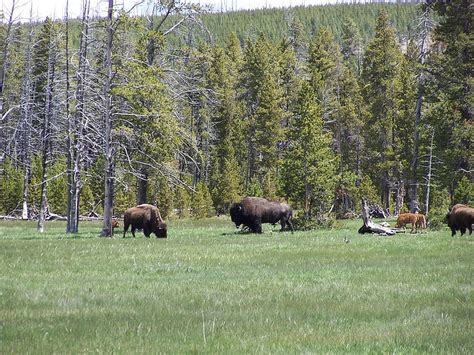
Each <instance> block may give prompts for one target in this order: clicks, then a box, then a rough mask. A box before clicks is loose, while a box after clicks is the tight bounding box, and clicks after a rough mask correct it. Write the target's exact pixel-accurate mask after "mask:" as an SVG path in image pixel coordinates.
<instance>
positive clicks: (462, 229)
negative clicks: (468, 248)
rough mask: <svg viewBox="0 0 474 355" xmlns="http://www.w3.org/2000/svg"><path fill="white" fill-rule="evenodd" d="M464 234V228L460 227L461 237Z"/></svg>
mask: <svg viewBox="0 0 474 355" xmlns="http://www.w3.org/2000/svg"><path fill="white" fill-rule="evenodd" d="M464 233H466V228H465V227H461V236H463V235H464Z"/></svg>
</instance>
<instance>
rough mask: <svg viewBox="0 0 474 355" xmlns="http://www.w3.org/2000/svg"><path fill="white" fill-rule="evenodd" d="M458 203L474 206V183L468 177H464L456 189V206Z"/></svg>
mask: <svg viewBox="0 0 474 355" xmlns="http://www.w3.org/2000/svg"><path fill="white" fill-rule="evenodd" d="M456 203H462V204H465V205H469V206H473V205H474V183H473V182H472V181H471V180H470V179H469V178H468V177H467V176H463V177H462V179H461V180H459V183H458V186H456V188H455V189H454V204H456Z"/></svg>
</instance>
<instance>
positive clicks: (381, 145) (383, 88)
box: [362, 11, 402, 208]
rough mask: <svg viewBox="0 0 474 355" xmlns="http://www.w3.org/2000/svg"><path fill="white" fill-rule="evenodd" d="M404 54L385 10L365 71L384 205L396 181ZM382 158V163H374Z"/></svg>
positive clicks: (374, 167)
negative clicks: (397, 127)
mask: <svg viewBox="0 0 474 355" xmlns="http://www.w3.org/2000/svg"><path fill="white" fill-rule="evenodd" d="M401 62H402V54H401V51H400V46H399V44H398V42H397V39H396V36H395V30H394V29H393V27H391V26H390V24H389V19H388V15H387V13H386V12H384V11H382V12H381V13H380V15H379V17H378V19H377V25H376V28H375V37H374V39H373V40H372V41H371V42H370V43H369V45H368V47H367V50H366V52H365V59H364V67H363V73H362V79H363V85H364V90H363V94H364V95H363V96H364V99H365V101H366V102H367V103H368V107H369V113H370V115H369V119H368V120H367V122H366V128H365V131H366V134H367V138H366V140H367V142H370V144H368V145H367V147H368V148H369V151H368V152H367V153H368V154H367V155H368V156H369V157H370V159H369V161H371V166H370V167H367V168H368V169H370V170H371V174H372V177H373V178H374V179H376V180H378V183H379V186H380V189H381V197H382V198H381V200H382V204H383V207H384V208H389V206H390V188H391V186H392V185H393V184H394V169H395V168H396V166H395V165H396V158H395V156H394V134H395V121H396V119H397V115H398V100H397V94H398V93H399V92H400V80H399V75H400V65H401ZM374 161H378V162H379V163H378V164H373V162H374Z"/></svg>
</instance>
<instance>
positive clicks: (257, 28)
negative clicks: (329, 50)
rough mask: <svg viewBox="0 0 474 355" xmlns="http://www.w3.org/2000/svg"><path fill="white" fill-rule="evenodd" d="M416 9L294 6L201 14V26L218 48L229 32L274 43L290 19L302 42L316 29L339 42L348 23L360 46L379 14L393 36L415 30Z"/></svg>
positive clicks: (242, 38)
mask: <svg viewBox="0 0 474 355" xmlns="http://www.w3.org/2000/svg"><path fill="white" fill-rule="evenodd" d="M417 9H418V5H416V4H410V3H404V4H401V3H400V4H383V3H379V4H377V3H373V4H365V5H361V4H339V5H328V6H307V7H301V6H298V7H292V8H288V9H263V10H247V11H236V12H222V13H213V14H205V15H203V16H202V22H203V24H204V25H205V26H206V28H207V29H208V30H209V33H210V34H211V38H212V39H213V40H214V42H215V43H216V44H219V45H222V44H223V43H224V42H225V40H226V39H227V37H228V35H229V33H232V32H235V33H236V34H237V37H238V38H239V39H240V41H241V42H243V41H245V40H247V39H249V38H251V39H255V38H256V37H257V36H258V34H259V33H260V32H263V33H265V35H266V36H267V37H268V39H269V40H270V41H273V42H278V41H279V40H281V39H282V38H285V37H287V36H288V26H289V24H291V22H292V20H293V19H298V21H299V22H301V25H302V33H301V36H302V38H303V39H304V40H305V41H309V40H310V39H311V37H312V36H314V34H315V33H316V32H317V31H318V30H319V28H320V27H327V28H329V29H330V30H331V32H332V33H333V34H334V36H335V38H336V39H337V41H338V42H340V41H341V38H342V34H343V28H344V23H345V22H347V21H348V20H350V19H352V20H353V21H354V22H355V23H357V26H358V28H359V30H360V35H361V39H362V41H363V43H366V42H367V40H368V39H369V38H371V37H372V36H373V34H374V29H375V21H376V19H377V15H378V13H379V12H380V11H382V10H384V11H386V12H387V14H388V16H389V18H390V21H391V23H392V24H393V26H394V27H395V29H396V31H397V34H399V35H400V36H403V37H405V36H408V35H409V34H410V33H411V32H412V31H413V30H414V28H415V26H416V21H415V19H416V18H417ZM181 40H183V39H181Z"/></svg>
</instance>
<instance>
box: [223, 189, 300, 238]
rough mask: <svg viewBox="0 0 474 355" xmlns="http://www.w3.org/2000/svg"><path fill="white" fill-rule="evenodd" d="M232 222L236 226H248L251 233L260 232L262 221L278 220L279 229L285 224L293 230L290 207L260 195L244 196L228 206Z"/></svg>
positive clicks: (271, 221) (282, 228) (272, 222)
mask: <svg viewBox="0 0 474 355" xmlns="http://www.w3.org/2000/svg"><path fill="white" fill-rule="evenodd" d="M230 217H231V220H232V222H234V223H235V226H236V227H237V228H238V227H239V226H240V225H244V226H246V227H248V228H249V229H250V230H251V231H252V232H253V233H262V223H271V224H276V223H278V222H280V224H281V230H284V229H285V227H286V226H288V227H289V228H290V230H291V231H292V232H293V224H292V223H291V218H292V217H293V210H292V208H291V207H290V206H289V205H287V204H286V203H280V202H276V201H269V200H267V199H265V198H262V197H246V198H244V199H243V200H242V201H240V202H238V203H234V204H233V205H232V206H231V208H230Z"/></svg>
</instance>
